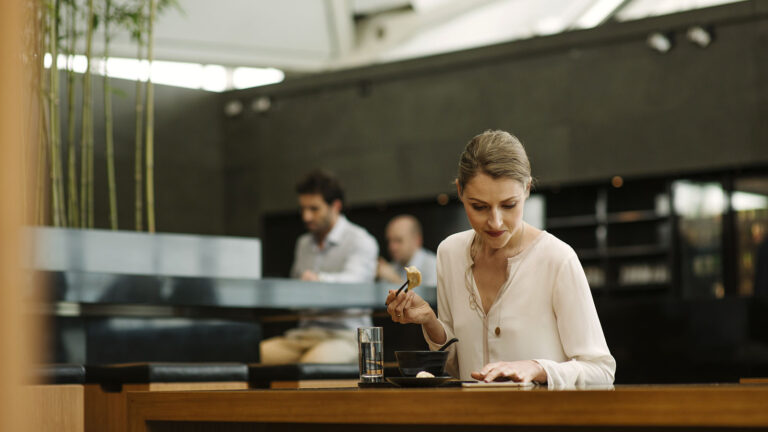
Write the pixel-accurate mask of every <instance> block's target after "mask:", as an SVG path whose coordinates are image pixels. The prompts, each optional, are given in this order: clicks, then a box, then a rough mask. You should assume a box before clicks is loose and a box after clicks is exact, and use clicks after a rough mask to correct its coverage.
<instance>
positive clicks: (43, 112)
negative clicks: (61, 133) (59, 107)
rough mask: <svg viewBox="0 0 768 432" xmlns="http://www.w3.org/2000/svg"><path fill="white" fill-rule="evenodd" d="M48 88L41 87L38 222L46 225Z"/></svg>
mask: <svg viewBox="0 0 768 432" xmlns="http://www.w3.org/2000/svg"><path fill="white" fill-rule="evenodd" d="M45 92H46V90H45V89H44V88H41V89H40V149H39V152H38V158H37V197H36V201H37V224H38V225H45V222H46V218H45V216H46V214H47V211H46V210H47V209H46V206H45V205H46V202H48V200H47V199H45V198H46V196H45V195H46V188H45V185H46V184H48V182H47V181H46V179H47V175H46V172H47V171H48V101H47V95H46V93H45Z"/></svg>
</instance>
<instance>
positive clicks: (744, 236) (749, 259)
mask: <svg viewBox="0 0 768 432" xmlns="http://www.w3.org/2000/svg"><path fill="white" fill-rule="evenodd" d="M731 207H732V209H733V212H734V214H735V221H736V236H737V237H736V241H737V250H738V266H739V269H738V274H739V295H742V296H751V295H753V294H755V293H757V294H762V295H768V286H765V285H766V284H768V279H766V278H768V235H767V234H768V177H745V178H740V179H737V180H736V181H735V183H734V190H733V193H732V194H731ZM758 279H759V280H758Z"/></svg>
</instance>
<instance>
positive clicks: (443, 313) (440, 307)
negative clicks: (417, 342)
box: [422, 245, 459, 377]
mask: <svg viewBox="0 0 768 432" xmlns="http://www.w3.org/2000/svg"><path fill="white" fill-rule="evenodd" d="M441 246H442V245H441ZM440 252H441V251H440V247H438V248H437V318H438V319H437V321H438V322H439V323H440V324H441V325H442V326H443V329H444V330H445V337H446V339H445V341H446V342H447V341H449V340H450V339H452V338H453V337H454V333H453V316H452V315H451V307H450V303H449V300H448V297H449V296H448V286H446V283H445V280H446V274H445V271H444V269H443V265H444V261H445V256H444V255H443V254H442V253H440ZM422 332H423V333H424V339H425V340H426V341H427V344H428V345H429V349H430V350H432V351H437V350H438V349H439V348H440V347H441V346H442V345H441V344H437V343H435V342H434V341H433V340H432V339H430V338H429V335H428V334H427V331H426V330H425V329H424V327H423V326H422ZM447 351H448V360H447V361H446V365H445V371H446V373H447V374H448V375H451V376H454V377H458V376H459V360H458V357H457V356H456V344H453V345H451V346H450V347H449V348H448V349H447Z"/></svg>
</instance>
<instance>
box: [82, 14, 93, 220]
mask: <svg viewBox="0 0 768 432" xmlns="http://www.w3.org/2000/svg"><path fill="white" fill-rule="evenodd" d="M87 16H88V32H87V34H86V42H85V57H86V60H87V62H88V65H87V66H86V70H85V76H83V111H82V127H81V131H80V134H81V137H80V138H81V139H80V224H81V226H82V227H88V228H93V219H92V217H91V216H90V214H91V209H92V208H93V203H92V202H91V200H92V199H93V195H92V193H91V190H92V187H91V186H92V185H91V183H90V181H91V180H92V179H93V176H92V175H93V169H92V166H91V167H89V164H92V162H93V158H92V156H91V155H90V151H91V149H92V147H93V127H92V124H93V108H92V103H93V101H92V96H91V46H92V43H93V0H88V15H87Z"/></svg>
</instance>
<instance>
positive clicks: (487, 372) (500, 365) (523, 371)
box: [472, 360, 547, 383]
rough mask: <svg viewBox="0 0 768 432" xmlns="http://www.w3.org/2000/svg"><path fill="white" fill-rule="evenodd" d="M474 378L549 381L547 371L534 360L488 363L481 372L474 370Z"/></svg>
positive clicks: (479, 379)
mask: <svg viewBox="0 0 768 432" xmlns="http://www.w3.org/2000/svg"><path fill="white" fill-rule="evenodd" d="M472 378H474V379H476V380H478V381H485V382H491V381H494V380H503V379H510V380H512V381H517V382H530V381H536V382H538V383H544V382H546V381H547V372H546V371H545V370H544V368H543V367H541V365H540V364H538V363H537V362H535V361H533V360H523V361H513V362H496V363H488V364H487V365H485V367H484V368H482V369H481V370H480V371H479V372H472Z"/></svg>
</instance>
